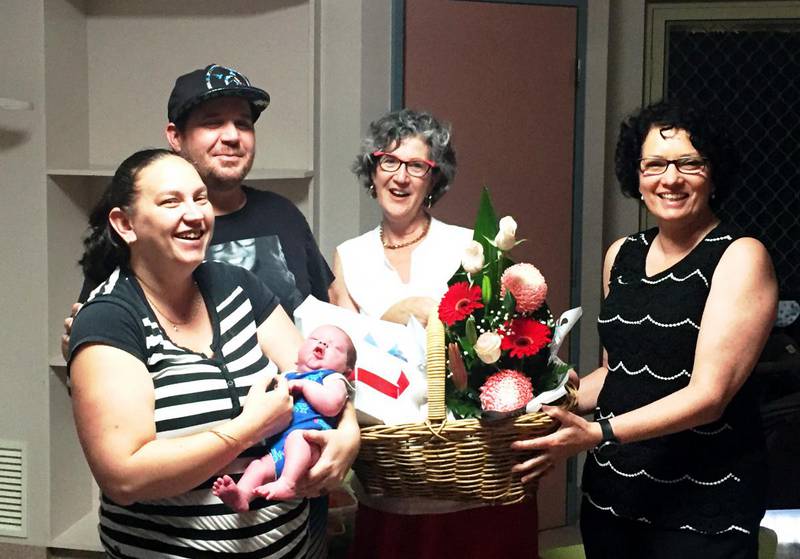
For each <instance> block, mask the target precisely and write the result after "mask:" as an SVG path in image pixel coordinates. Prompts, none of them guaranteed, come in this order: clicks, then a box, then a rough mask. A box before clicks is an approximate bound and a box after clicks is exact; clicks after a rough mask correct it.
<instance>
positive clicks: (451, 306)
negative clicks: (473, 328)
mask: <svg viewBox="0 0 800 559" xmlns="http://www.w3.org/2000/svg"><path fill="white" fill-rule="evenodd" d="M482 307H483V303H481V288H480V286H477V285H473V286H470V285H469V283H467V282H465V281H462V282H458V283H454V284H453V285H451V286H450V289H448V290H447V293H445V294H444V297H442V302H441V303H439V318H440V319H441V320H442V322H444V323H445V324H447V325H448V326H452V325H453V324H455V323H456V322H458V321H459V320H464V319H465V318H467V317H468V316H469V315H471V314H472V311H474V310H475V309H480V308H482Z"/></svg>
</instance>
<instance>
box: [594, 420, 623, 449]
mask: <svg viewBox="0 0 800 559" xmlns="http://www.w3.org/2000/svg"><path fill="white" fill-rule="evenodd" d="M597 422H598V423H599V424H600V430H601V431H602V433H603V439H602V440H601V441H600V444H603V443H608V442H611V443H616V444H619V439H618V438H617V437H616V436H615V435H614V430H613V429H612V428H611V422H610V421H609V420H608V418H607V417H606V418H603V419H599V420H597Z"/></svg>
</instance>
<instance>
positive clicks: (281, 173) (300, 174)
mask: <svg viewBox="0 0 800 559" xmlns="http://www.w3.org/2000/svg"><path fill="white" fill-rule="evenodd" d="M115 171H116V167H103V166H97V167H94V166H92V167H86V168H82V169H48V170H47V174H48V175H49V176H51V177H108V178H111V177H113V176H114V172H115ZM313 176H314V171H312V170H310V169H253V170H251V171H250V173H249V174H248V175H247V178H246V179H245V182H247V181H258V180H281V179H308V178H311V177H313Z"/></svg>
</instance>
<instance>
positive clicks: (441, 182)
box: [352, 109, 456, 206]
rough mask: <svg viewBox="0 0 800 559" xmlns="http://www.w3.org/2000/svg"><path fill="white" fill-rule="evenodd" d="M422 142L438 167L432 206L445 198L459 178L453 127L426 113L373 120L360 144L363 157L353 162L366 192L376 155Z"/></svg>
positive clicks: (396, 113) (403, 113)
mask: <svg viewBox="0 0 800 559" xmlns="http://www.w3.org/2000/svg"><path fill="white" fill-rule="evenodd" d="M413 137H419V138H422V139H423V140H424V141H425V143H426V144H427V146H428V149H429V150H430V159H431V161H434V162H435V163H436V167H434V168H433V169H432V170H431V173H433V177H432V179H433V187H432V188H431V194H430V205H431V206H432V205H433V204H435V203H436V201H437V200H439V198H441V197H442V196H444V193H445V192H447V189H448V187H449V185H450V183H452V182H453V179H454V178H455V176H456V152H455V150H454V149H453V146H452V144H451V142H450V125H449V124H447V123H444V122H440V121H439V120H437V119H436V118H435V117H434V116H433V115H431V114H430V113H427V112H424V111H419V112H418V111H413V110H411V109H401V110H399V111H394V112H390V113H388V114H385V115H384V116H382V117H380V118H379V119H377V120H374V121H372V122H371V123H370V125H369V130H368V131H367V136H366V137H365V138H364V140H363V141H362V143H361V153H359V154H358V156H357V157H356V159H355V161H354V162H353V166H352V171H353V173H355V175H356V177H358V180H359V182H360V183H361V185H362V186H363V187H364V188H366V189H367V190H369V189H370V187H371V186H372V174H373V173H374V172H375V168H376V167H377V166H378V160H377V158H376V157H375V156H373V155H372V154H373V152H376V151H392V150H393V149H395V148H396V147H397V146H398V145H399V144H400V142H402V141H403V140H405V139H406V138H413Z"/></svg>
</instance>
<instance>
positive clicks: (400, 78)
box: [390, 0, 588, 525]
mask: <svg viewBox="0 0 800 559" xmlns="http://www.w3.org/2000/svg"><path fill="white" fill-rule="evenodd" d="M459 1H462V2H484V3H497V4H530V5H534V6H562V7H572V8H576V10H577V13H576V17H577V25H576V37H575V43H576V45H575V46H576V48H575V52H576V55H577V59H576V61H575V87H576V89H575V107H574V111H573V114H574V117H573V118H574V122H573V127H574V128H573V130H574V136H573V142H572V150H573V158H572V234H571V247H570V250H571V257H570V274H569V275H570V291H569V307H570V308H573V307H576V306H578V305H580V301H581V286H582V275H581V255H582V235H583V227H582V218H583V197H584V193H583V189H584V168H583V163H584V134H585V131H584V124H585V121H586V72H585V60H586V44H587V21H588V5H587V3H588V0H459ZM405 7H406V0H392V8H391V19H392V23H391V34H392V37H391V54H390V60H391V71H390V74H391V86H390V92H391V110H398V109H401V108H403V106H404V98H403V91H404V89H405V87H404V85H405V84H404V72H405V68H404V52H405V36H404V29H405ZM580 345H581V344H580V329H578V328H574V329H573V330H572V331H571V332H570V344H569V356H568V357H569V362H570V363H575V364H576V365H577V364H578V363H580ZM566 493H567V494H566V496H565V497H566V519H565V521H566V523H567V524H568V525H569V524H574V523H575V522H576V520H577V516H578V503H579V500H578V493H579V487H578V460H577V458H576V457H572V458H570V459H569V460H568V461H567V484H566Z"/></svg>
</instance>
